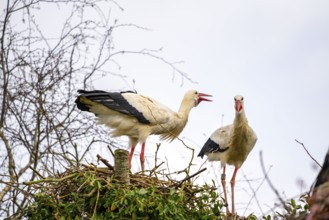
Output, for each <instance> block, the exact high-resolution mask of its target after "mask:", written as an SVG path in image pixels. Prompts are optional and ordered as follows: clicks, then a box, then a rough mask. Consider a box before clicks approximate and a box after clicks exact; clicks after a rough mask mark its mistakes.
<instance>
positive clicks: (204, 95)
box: [198, 93, 212, 103]
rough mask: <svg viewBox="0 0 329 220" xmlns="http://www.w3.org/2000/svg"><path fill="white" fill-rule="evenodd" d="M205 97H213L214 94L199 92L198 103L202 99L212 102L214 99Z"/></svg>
mask: <svg viewBox="0 0 329 220" xmlns="http://www.w3.org/2000/svg"><path fill="white" fill-rule="evenodd" d="M205 97H212V95H208V94H205V93H199V100H198V103H200V102H202V101H206V102H212V100H210V99H207V98H205Z"/></svg>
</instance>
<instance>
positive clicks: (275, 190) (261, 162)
mask: <svg viewBox="0 0 329 220" xmlns="http://www.w3.org/2000/svg"><path fill="white" fill-rule="evenodd" d="M259 158H260V164H261V167H262V171H263V174H264V176H265V179H266V181H267V183H268V185H269V186H270V188H271V189H272V190H273V192H274V193H275V195H276V196H277V197H278V199H279V200H280V202H281V204H282V206H283V207H286V204H285V202H284V200H283V199H282V198H281V196H280V194H279V192H278V190H277V189H276V188H275V187H274V186H273V184H272V182H271V180H270V178H269V177H268V173H267V172H266V170H265V165H264V161H263V152H262V151H259Z"/></svg>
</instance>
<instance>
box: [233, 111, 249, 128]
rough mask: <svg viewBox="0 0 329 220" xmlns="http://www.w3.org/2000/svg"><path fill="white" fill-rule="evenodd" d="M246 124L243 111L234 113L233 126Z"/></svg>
mask: <svg viewBox="0 0 329 220" xmlns="http://www.w3.org/2000/svg"><path fill="white" fill-rule="evenodd" d="M247 124H248V120H247V117H246V114H245V112H244V111H242V112H240V113H238V112H237V113H235V119H234V126H235V127H240V126H243V125H247Z"/></svg>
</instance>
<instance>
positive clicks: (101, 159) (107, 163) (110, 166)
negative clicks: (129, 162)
mask: <svg viewBox="0 0 329 220" xmlns="http://www.w3.org/2000/svg"><path fill="white" fill-rule="evenodd" d="M99 160H100V161H102V162H103V164H105V165H106V166H107V167H108V168H110V170H114V167H113V166H112V165H111V164H110V163H109V162H108V160H106V159H104V158H102V157H101V156H100V155H99V154H97V161H99Z"/></svg>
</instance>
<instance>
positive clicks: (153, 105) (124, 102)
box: [76, 90, 173, 124]
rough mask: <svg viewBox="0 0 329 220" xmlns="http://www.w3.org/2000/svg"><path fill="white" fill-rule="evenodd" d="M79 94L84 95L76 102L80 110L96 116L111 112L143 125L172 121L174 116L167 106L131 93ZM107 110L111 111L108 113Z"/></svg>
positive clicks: (94, 92) (81, 91) (98, 92)
mask: <svg viewBox="0 0 329 220" xmlns="http://www.w3.org/2000/svg"><path fill="white" fill-rule="evenodd" d="M79 92H80V93H82V94H81V95H80V96H79V97H78V98H77V100H76V103H77V106H78V108H79V109H81V110H83V111H91V112H93V113H95V114H96V115H97V114H102V115H106V114H111V111H115V112H120V113H122V114H125V115H129V116H132V117H134V118H136V119H137V120H138V121H139V122H140V123H143V124H155V123H156V124H159V123H165V122H167V121H168V120H170V118H171V116H172V114H173V111H172V110H170V109H169V108H167V107H166V106H164V105H162V104H160V103H158V102H156V101H155V100H153V99H151V98H147V97H145V96H141V95H139V94H137V93H135V92H131V91H127V92H104V91H99V90H95V91H89V92H88V91H83V90H79ZM104 107H105V108H104ZM106 109H107V110H111V111H106Z"/></svg>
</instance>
